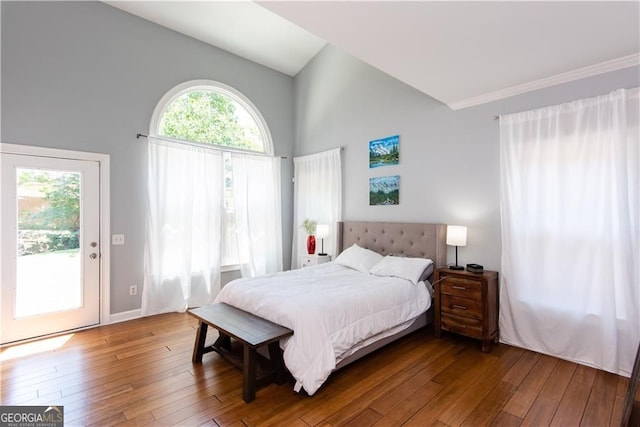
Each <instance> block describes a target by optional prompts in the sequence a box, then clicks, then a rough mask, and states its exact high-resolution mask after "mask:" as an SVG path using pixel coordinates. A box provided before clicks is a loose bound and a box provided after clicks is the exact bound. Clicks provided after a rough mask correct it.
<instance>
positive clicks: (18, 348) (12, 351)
mask: <svg viewBox="0 0 640 427" xmlns="http://www.w3.org/2000/svg"><path fill="white" fill-rule="evenodd" d="M73 335H74V334H67V335H60V336H58V337H53V338H46V339H42V340H37V341H33V342H29V343H26V344H18V345H14V346H11V347H7V348H6V349H4V350H2V353H0V362H5V361H7V360H13V359H17V358H19V357H25V356H31V355H33V354H38V353H44V352H48V351H53V350H57V349H59V348H61V347H62V346H63V345H65V344H66V343H67V341H69V340H70V339H71V337H73Z"/></svg>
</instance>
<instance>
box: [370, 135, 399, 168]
mask: <svg viewBox="0 0 640 427" xmlns="http://www.w3.org/2000/svg"><path fill="white" fill-rule="evenodd" d="M399 145H400V135H393V136H388V137H386V138H382V139H376V140H374V141H369V168H370V169H371V168H377V167H380V166H391V165H397V164H398V161H399V160H400V152H399Z"/></svg>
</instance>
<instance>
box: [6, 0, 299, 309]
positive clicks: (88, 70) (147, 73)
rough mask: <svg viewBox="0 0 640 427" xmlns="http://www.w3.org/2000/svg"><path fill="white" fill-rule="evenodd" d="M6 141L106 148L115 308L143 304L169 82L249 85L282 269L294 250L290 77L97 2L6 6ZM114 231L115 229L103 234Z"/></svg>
mask: <svg viewBox="0 0 640 427" xmlns="http://www.w3.org/2000/svg"><path fill="white" fill-rule="evenodd" d="M1 18H2V74H1V76H2V107H1V111H2V123H1V129H2V142H4V143H12V144H24V145H34V146H43V147H54V148H63V149H71V150H79V151H90V152H99V153H106V154H109V155H110V156H111V171H110V173H111V232H112V233H114V234H120V233H122V234H125V235H126V244H125V245H124V246H112V248H111V313H120V312H125V311H129V310H133V309H137V308H139V307H140V293H139V294H138V295H137V296H129V286H130V285H134V284H137V285H138V286H139V289H141V285H142V275H143V248H144V211H145V197H146V196H145V188H146V187H145V180H146V144H145V143H144V142H142V141H141V140H136V138H135V135H136V133H138V132H142V133H147V132H148V130H149V122H150V119H151V114H152V112H153V109H154V108H155V106H156V104H157V102H158V101H159V100H160V98H161V97H162V96H163V95H164V94H165V93H166V92H167V91H168V90H169V89H171V88H172V87H174V86H176V85H177V84H179V83H182V82H184V81H187V80H192V79H212V80H216V81H219V82H222V83H225V84H227V85H230V86H232V87H234V88H236V89H238V90H239V91H241V92H242V93H244V94H245V95H246V96H247V97H248V98H249V99H250V100H251V101H252V102H253V103H254V104H255V105H256V106H257V108H258V109H259V110H260V112H261V113H262V115H263V116H264V118H265V120H266V121H267V124H268V126H269V128H270V131H271V135H272V137H273V141H274V145H275V152H276V154H278V155H284V156H288V157H289V159H288V160H286V161H284V162H283V169H282V176H283V184H282V211H283V214H284V215H283V218H282V226H283V243H284V248H283V256H284V262H285V265H289V263H290V257H291V230H292V226H291V216H292V187H291V180H290V177H291V175H292V161H291V154H292V152H293V129H294V126H293V113H294V109H293V88H294V86H293V79H292V78H291V77H289V76H286V75H284V74H281V73H278V72H276V71H273V70H270V69H268V68H265V67H262V66H260V65H257V64H255V63H253V62H250V61H247V60H244V59H242V58H239V57H237V56H234V55H232V54H230V53H228V52H225V51H222V50H220V49H216V48H214V47H211V46H209V45H206V44H204V43H201V42H199V41H196V40H194V39H191V38H189V37H186V36H182V35H180V34H178V33H175V32H173V31H170V30H167V29H164V28H162V27H160V26H158V25H155V24H152V23H150V22H148V21H144V20H142V19H139V18H137V17H134V16H132V15H129V14H127V13H125V12H122V11H120V10H118V9H115V8H112V7H110V6H108V5H105V4H103V3H100V2H6V1H3V2H2V13H1ZM107 238H109V237H107Z"/></svg>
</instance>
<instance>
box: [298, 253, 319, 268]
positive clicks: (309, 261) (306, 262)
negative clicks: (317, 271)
mask: <svg viewBox="0 0 640 427" xmlns="http://www.w3.org/2000/svg"><path fill="white" fill-rule="evenodd" d="M300 264H301V265H302V266H303V267H309V266H310V265H316V260H315V259H314V257H310V256H303V257H300Z"/></svg>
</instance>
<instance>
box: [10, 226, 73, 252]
mask: <svg viewBox="0 0 640 427" xmlns="http://www.w3.org/2000/svg"><path fill="white" fill-rule="evenodd" d="M79 237H80V232H79V231H77V230H76V231H69V230H19V231H18V255H19V256H23V255H33V254H41V253H48V252H56V251H63V250H69V249H78V248H79V247H80V239H79Z"/></svg>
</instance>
